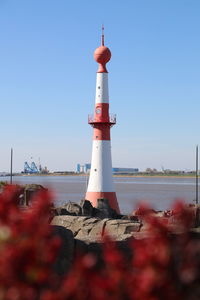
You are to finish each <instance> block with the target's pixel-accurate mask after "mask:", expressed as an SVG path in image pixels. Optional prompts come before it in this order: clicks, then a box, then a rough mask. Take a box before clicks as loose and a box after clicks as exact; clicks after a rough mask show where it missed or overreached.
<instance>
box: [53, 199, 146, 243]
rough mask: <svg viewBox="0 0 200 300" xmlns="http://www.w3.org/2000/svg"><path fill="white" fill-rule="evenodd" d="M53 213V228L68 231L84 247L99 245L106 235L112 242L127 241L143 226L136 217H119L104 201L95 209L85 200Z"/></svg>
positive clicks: (60, 208)
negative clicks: (61, 228) (56, 227)
mask: <svg viewBox="0 0 200 300" xmlns="http://www.w3.org/2000/svg"><path fill="white" fill-rule="evenodd" d="M54 213H55V217H54V218H53V220H52V223H51V224H52V225H57V226H63V227H65V228H66V229H69V230H71V232H72V233H73V236H74V238H75V239H76V240H80V241H83V242H85V243H86V244H90V243H99V242H102V239H103V238H104V237H105V236H106V235H108V236H109V237H110V238H111V239H112V240H115V241H126V240H127V239H129V238H131V237H132V236H134V233H136V232H140V229H141V227H142V223H141V221H140V220H139V219H138V217H137V216H123V215H118V214H117V213H116V212H115V211H114V210H113V209H111V208H110V206H109V204H108V201H107V199H99V200H98V206H97V208H94V207H93V206H92V205H91V203H90V202H89V201H87V200H82V201H81V203H80V205H79V204H77V203H73V202H69V203H67V204H66V205H64V206H62V207H57V208H55V209H54Z"/></svg>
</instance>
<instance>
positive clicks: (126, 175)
mask: <svg viewBox="0 0 200 300" xmlns="http://www.w3.org/2000/svg"><path fill="white" fill-rule="evenodd" d="M13 176H14V177H15V176H23V177H35V176H89V174H85V173H79V174H78V173H73V172H72V173H71V172H69V173H64V172H63V173H49V174H21V173H16V174H13ZM1 177H10V175H3V176H0V181H1ZM113 177H132V178H150V177H151V178H163V177H164V178H195V174H194V173H192V174H191V175H189V174H114V175H113Z"/></svg>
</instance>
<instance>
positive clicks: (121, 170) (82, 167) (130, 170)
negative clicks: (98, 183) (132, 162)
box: [76, 163, 139, 174]
mask: <svg viewBox="0 0 200 300" xmlns="http://www.w3.org/2000/svg"><path fill="white" fill-rule="evenodd" d="M90 169H91V164H88V163H86V164H84V165H81V164H77V166H76V173H78V174H79V173H85V174H88V173H89V172H90ZM112 172H113V174H136V173H138V172H139V169H138V168H112Z"/></svg>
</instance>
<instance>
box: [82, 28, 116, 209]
mask: <svg viewBox="0 0 200 300" xmlns="http://www.w3.org/2000/svg"><path fill="white" fill-rule="evenodd" d="M110 58H111V52H110V49H109V48H108V47H105V46H104V28H103V27H102V36H101V46H100V47H98V48H97V49H96V50H95V51H94V59H95V60H96V62H97V63H98V64H99V66H98V71H97V77H96V97H95V109H94V115H89V117H88V123H89V124H90V125H91V126H92V127H93V145H92V160H91V169H90V177H89V182H88V187H87V192H86V199H87V200H89V201H90V202H91V203H92V205H93V206H94V207H96V206H97V199H100V198H106V199H108V202H109V205H110V207H111V208H113V209H114V210H116V211H117V212H118V213H119V206H118V202H117V197H116V193H115V187H114V183H113V175H112V157H111V138H110V128H111V127H112V126H113V125H115V124H116V116H115V115H110V114H109V93H108V71H107V69H106V64H107V63H108V62H109V60H110Z"/></svg>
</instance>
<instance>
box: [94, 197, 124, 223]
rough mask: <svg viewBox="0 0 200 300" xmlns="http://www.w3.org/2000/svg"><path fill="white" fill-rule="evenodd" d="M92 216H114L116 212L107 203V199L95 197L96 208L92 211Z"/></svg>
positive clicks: (102, 217)
mask: <svg viewBox="0 0 200 300" xmlns="http://www.w3.org/2000/svg"><path fill="white" fill-rule="evenodd" d="M93 216H95V217H97V218H101V219H104V218H116V217H117V216H118V214H117V213H116V211H115V210H114V209H112V208H111V207H110V205H109V202H108V199H106V198H100V199H97V208H96V209H95V210H94V212H93Z"/></svg>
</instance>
